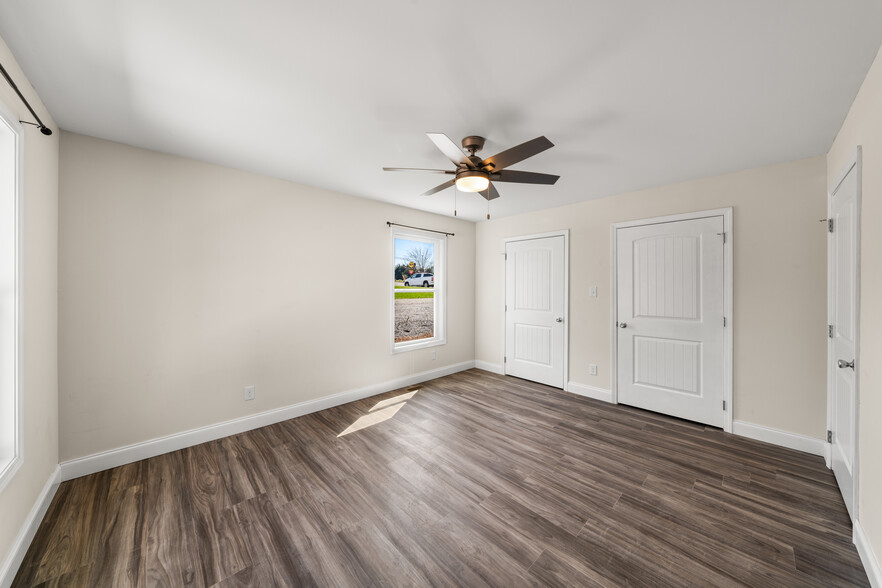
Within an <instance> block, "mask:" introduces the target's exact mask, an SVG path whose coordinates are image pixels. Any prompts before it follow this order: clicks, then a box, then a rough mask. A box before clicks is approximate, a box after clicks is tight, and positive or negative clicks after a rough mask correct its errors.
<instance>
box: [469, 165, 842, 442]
mask: <svg viewBox="0 0 882 588" xmlns="http://www.w3.org/2000/svg"><path fill="white" fill-rule="evenodd" d="M824 178H825V164H824V157H823V156H820V157H815V158H811V159H805V160H801V161H795V162H790V163H784V164H779V165H772V166H768V167H762V168H758V169H752V170H747V171H743V172H738V173H733V174H727V175H722V176H715V177H711V178H705V179H700V180H693V181H690V182H685V183H681V184H675V185H671V186H664V187H660V188H653V189H649V190H642V191H639V192H632V193H628V194H622V195H619V196H614V197H611V198H604V199H600V200H590V201H587V202H582V203H579V204H574V205H570V206H564V207H560V208H553V209H548V210H543V211H539V212H534V213H529V214H523V215H519V216H513V217H506V218H502V219H499V220H491V221H488V222H481V223H479V224H478V230H477V251H478V260H477V264H476V284H477V294H476V301H477V302H476V307H475V313H476V317H477V319H478V320H477V322H476V324H475V340H476V342H475V345H476V352H477V359H478V360H480V361H486V362H490V363H492V364H500V365H501V364H502V345H503V344H502V328H503V326H502V314H501V313H500V310H499V309H500V301H501V300H502V297H503V292H502V287H503V284H502V272H503V269H504V268H503V260H502V256H501V255H500V254H501V252H502V251H503V248H502V239H503V238H504V237H510V236H516V235H525V234H530V233H541V232H544V231H551V230H557V229H569V230H570V313H569V324H570V341H569V354H570V356H569V370H570V373H569V380H570V381H572V382H578V383H580V384H585V385H588V386H594V387H598V388H604V389H608V388H609V386H610V374H609V365H610V300H609V292H610V284H609V280H610V263H609V260H610V224H611V223H615V222H619V221H627V220H635V219H641V218H649V217H655V216H664V215H670V214H678V213H683V212H691V211H699V210H708V209H713V208H724V207H729V206H731V207H733V209H734V215H733V216H734V221H733V222H734V233H735V235H734V244H735V249H734V258H735V267H734V272H735V292H734V305H735V321H734V326H735V331H734V333H735V350H734V361H735V365H734V382H735V390H734V405H735V407H734V408H735V412H734V417H735V420H738V421H746V422H749V423H754V424H758V425H763V426H767V427H773V428H775V429H780V430H783V431H789V432H793V433H798V434H801V435H808V436H811V437H815V438H822V437H823V435H824V431H825V427H826V400H825V398H826V390H825V386H826V384H825V377H826V376H825V373H826V372H825V357H826V340H825V338H824V337H823V333H824V329H825V325H826V308H825V304H826V282H825V280H826V269H825V263H826V262H825V260H826V235H825V233H824V229H823V226H822V225H821V224H820V223H819V222H818V219H820V218H823V217H824V216H825V215H826V204H825V187H824V184H825V179H824ZM590 286H597V287H598V293H599V295H598V297H597V298H590V297H589V296H588V289H589V287H590ZM819 333H820V335H819ZM589 363H594V364H597V365H598V375H597V376H590V375H589V374H588V364H589Z"/></svg>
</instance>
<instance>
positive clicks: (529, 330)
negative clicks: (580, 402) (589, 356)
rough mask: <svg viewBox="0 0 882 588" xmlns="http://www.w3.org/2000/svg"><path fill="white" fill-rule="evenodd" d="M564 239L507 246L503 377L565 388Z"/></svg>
mask: <svg viewBox="0 0 882 588" xmlns="http://www.w3.org/2000/svg"><path fill="white" fill-rule="evenodd" d="M564 241H565V240H564V237H563V236H555V237H544V238H541V239H527V240H524V241H509V242H508V243H506V246H505V307H506V312H505V373H506V374H508V375H511V376H517V377H519V378H524V379H527V380H532V381H534V382H540V383H542V384H548V385H549V386H555V387H557V388H563V385H564V336H565V333H566V330H565V329H564V322H563V321H564V319H565V310H566V309H565V308H564V299H565V296H564V291H565V288H566V274H565V273H564V272H565V271H566V267H565V265H566V264H565V248H564Z"/></svg>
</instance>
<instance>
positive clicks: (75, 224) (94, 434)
mask: <svg viewBox="0 0 882 588" xmlns="http://www.w3.org/2000/svg"><path fill="white" fill-rule="evenodd" d="M60 202H61V204H60V211H59V214H60V233H59V240H60V257H59V282H60V283H59V286H60V290H59V311H60V324H59V356H60V357H59V366H60V368H59V369H60V381H61V384H60V391H59V396H60V414H61V422H60V436H61V439H60V454H61V455H60V457H61V460H62V461H65V460H69V459H72V458H76V457H82V456H85V455H90V454H93V453H96V452H100V451H105V450H109V449H114V448H118V447H121V446H124V445H127V444H131V443H135V442H139V441H145V440H148V439H152V438H156V437H160V436H164V435H169V434H172V433H178V432H181V431H185V430H188V429H192V428H196V427H200V426H205V425H210V424H213V423H218V422H221V421H224V420H228V419H234V418H238V417H242V416H246V415H249V414H253V413H257V412H262V411H266V410H270V409H273V408H278V407H282V406H287V405H290V404H294V403H298V402H302V401H306V400H311V399H315V398H319V397H322V396H327V395H330V394H334V393H338V392H343V391H346V390H351V389H355V388H360V387H364V386H367V385H371V384H378V383H382V382H385V381H388V380H392V379H395V378H399V377H403V376H407V375H410V374H414V373H418V372H422V371H426V370H431V369H436V368H440V367H443V366H446V365H452V364H455V363H459V362H464V361H471V360H473V359H474V356H475V355H474V327H473V323H474V290H473V287H472V280H473V278H474V275H475V269H474V268H475V265H474V264H475V225H474V224H472V223H469V222H464V221H460V220H455V219H452V218H447V217H442V216H437V215H433V214H428V213H424V212H419V211H416V210H411V209H406V208H401V207H397V206H392V205H388V204H383V203H379V202H376V201H371V200H365V199H361V198H355V197H351V196H345V195H342V194H338V193H334V192H329V191H326V190H319V189H315V188H309V187H306V186H302V185H298V184H294V183H291V182H286V181H281V180H276V179H271V178H267V177H261V176H257V175H254V174H249V173H245V172H241V171H236V170H233V169H228V168H223V167H218V166H214V165H209V164H205V163H201V162H197V161H193V160H189V159H184V158H180V157H174V156H169V155H163V154H160V153H156V152H151V151H146V150H143V149H137V148H134V147H128V146H125V145H121V144H118V143H112V142H108V141H103V140H99V139H94V138H90V137H84V136H81V135H76V134H71V133H64V134H63V135H62V140H61V192H60ZM387 220H392V221H396V222H401V223H405V224H411V225H417V226H423V227H427V228H434V229H443V230H447V231H452V232H455V233H456V236H454V237H451V238H449V240H448V259H449V263H448V267H449V275H448V284H449V286H448V317H449V318H448V333H447V344H446V345H444V346H439V347H433V348H430V349H424V350H418V351H413V352H408V353H401V354H396V355H392V354H390V352H389V350H390V316H389V315H390V307H391V304H390V300H389V296H390V293H389V276H390V272H391V267H390V266H391V256H392V247H391V242H390V236H389V228H388V227H387V226H386V221H387ZM432 351H435V352H437V359H436V360H434V361H433V360H431V359H430V354H431V352H432ZM250 384H253V385H255V386H256V398H255V400H253V401H249V402H245V401H244V400H243V391H242V389H243V387H244V386H246V385H250Z"/></svg>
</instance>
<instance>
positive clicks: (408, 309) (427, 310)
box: [395, 298, 435, 343]
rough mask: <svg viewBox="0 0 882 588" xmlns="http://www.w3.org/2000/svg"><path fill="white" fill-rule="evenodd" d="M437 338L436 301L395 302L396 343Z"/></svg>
mask: <svg viewBox="0 0 882 588" xmlns="http://www.w3.org/2000/svg"><path fill="white" fill-rule="evenodd" d="M434 336H435V301H434V300H433V299H431V298H418V299H415V300H396V301H395V342H396V343H400V342H402V341H412V340H414V339H427V338H429V337H434Z"/></svg>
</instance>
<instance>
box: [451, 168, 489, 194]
mask: <svg viewBox="0 0 882 588" xmlns="http://www.w3.org/2000/svg"><path fill="white" fill-rule="evenodd" d="M489 186H490V178H489V176H488V174H487V173H486V172H481V171H466V172H461V173H459V174H457V175H456V187H457V188H459V189H460V190H462V191H463V192H483V191H484V190H486V189H487V188H488V187H489Z"/></svg>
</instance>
